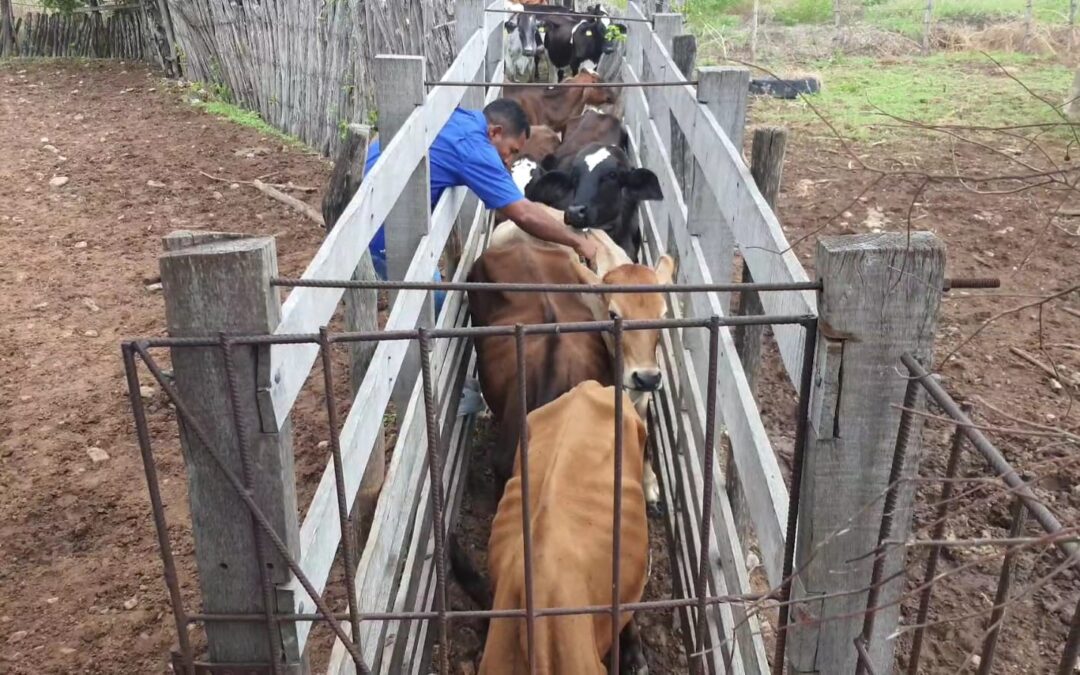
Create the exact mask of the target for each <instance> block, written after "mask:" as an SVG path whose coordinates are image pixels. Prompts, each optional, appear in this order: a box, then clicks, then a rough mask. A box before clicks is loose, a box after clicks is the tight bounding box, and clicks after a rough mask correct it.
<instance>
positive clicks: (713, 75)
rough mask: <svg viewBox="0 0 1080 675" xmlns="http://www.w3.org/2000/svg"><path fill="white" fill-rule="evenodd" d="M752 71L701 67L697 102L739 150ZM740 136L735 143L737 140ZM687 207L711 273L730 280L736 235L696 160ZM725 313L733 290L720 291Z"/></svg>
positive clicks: (721, 280) (715, 277) (690, 227)
mask: <svg viewBox="0 0 1080 675" xmlns="http://www.w3.org/2000/svg"><path fill="white" fill-rule="evenodd" d="M749 87H750V71H748V70H747V69H745V68H726V67H708V68H699V69H698V90H697V94H698V101H700V102H701V103H704V104H705V105H706V106H707V107H708V108H709V110H710V111H711V112H712V114H713V115H714V116H715V117H716V119H717V121H718V122H719V123H720V125H721V126H722V127H723V129H724V131H725V132H726V133H727V134H728V137H729V138H731V139H732V142H733V143H735V147H736V149H738V148H739V147H741V146H740V144H741V143H742V134H743V126H744V125H745V124H746V97H747V92H748V91H749ZM736 138H737V139H738V142H737V143H736V141H735V139H736ZM691 185H692V189H691V191H690V196H689V199H688V203H687V205H686V208H687V223H686V225H687V229H688V230H689V231H690V234H692V235H696V236H698V237H699V238H700V241H701V248H702V251H703V252H704V253H705V259H706V260H707V261H708V262H709V266H710V267H709V272H710V274H711V276H712V280H713V281H715V282H716V283H725V282H729V281H731V279H732V274H733V271H734V268H735V237H734V236H733V235H732V233H731V229H730V228H729V227H728V225H727V220H726V218H725V217H724V214H723V213H722V212H721V209H722V208H723V206H724V205H723V204H717V198H716V195H714V194H713V193H712V190H711V189H709V187H708V184H707V181H706V180H705V177H704V176H703V175H701V166H700V165H698V164H697V162H694V178H693V181H692V183H691ZM717 295H718V296H719V298H720V304H721V306H722V307H723V310H724V311H725V312H727V311H728V309H729V308H730V306H731V294H730V293H718V294H717Z"/></svg>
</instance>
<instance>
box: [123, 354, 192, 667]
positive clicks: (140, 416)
mask: <svg viewBox="0 0 1080 675" xmlns="http://www.w3.org/2000/svg"><path fill="white" fill-rule="evenodd" d="M121 351H122V353H123V357H124V374H125V375H126V377H127V386H128V398H130V399H131V412H132V415H133V416H134V418H135V436H136V437H137V438H138V440H139V453H140V454H141V455H142V462H143V473H144V474H145V475H146V489H147V491H148V492H149V493H150V507H151V510H152V511H153V515H154V530H155V531H156V532H157V539H158V548H159V549H160V550H161V563H162V566H163V567H164V568H165V586H166V587H167V588H168V589H169V604H170V605H171V609H172V614H173V621H174V622H175V623H176V635H177V640H178V642H179V646H180V654H181V656H182V657H183V659H184V667H185V669H186V670H187V673H188V675H195V665H194V664H195V653H194V652H193V651H192V649H191V638H190V636H189V635H188V630H187V627H188V623H189V621H190V618H189V617H188V616H185V613H184V598H183V596H182V595H181V594H180V580H179V577H178V576H177V574H176V559H175V558H173V552H172V544H170V543H169V524H168V523H167V522H166V520H165V505H164V502H163V501H162V499H161V485H160V484H159V483H158V476H157V466H156V465H155V464H154V451H153V446H152V445H151V441H150V428H149V426H147V422H146V409H145V408H144V407H143V401H142V392H141V391H140V389H139V373H138V368H137V365H136V362H135V350H134V347H133V346H132V345H130V344H125V345H124V346H123V349H122V350H121Z"/></svg>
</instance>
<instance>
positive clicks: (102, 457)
mask: <svg viewBox="0 0 1080 675" xmlns="http://www.w3.org/2000/svg"><path fill="white" fill-rule="evenodd" d="M86 454H87V455H89V456H90V461H91V462H93V463H94V464H100V463H101V462H104V461H107V460H108V459H109V453H107V452H105V451H104V450H102V449H101V448H94V447H90V448H87V449H86Z"/></svg>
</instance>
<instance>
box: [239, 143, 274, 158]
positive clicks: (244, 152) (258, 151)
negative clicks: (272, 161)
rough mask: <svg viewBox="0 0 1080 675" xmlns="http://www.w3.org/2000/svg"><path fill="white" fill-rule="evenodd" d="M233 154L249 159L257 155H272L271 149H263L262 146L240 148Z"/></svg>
mask: <svg viewBox="0 0 1080 675" xmlns="http://www.w3.org/2000/svg"><path fill="white" fill-rule="evenodd" d="M233 154H234V155H236V156H237V157H247V158H249V159H250V158H252V157H256V156H257V155H269V154H270V148H267V147H263V146H261V145H259V146H256V147H254V148H240V149H239V150H237V151H236V152H234V153H233Z"/></svg>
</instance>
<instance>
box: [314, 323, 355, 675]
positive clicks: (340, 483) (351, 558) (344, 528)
mask: <svg viewBox="0 0 1080 675" xmlns="http://www.w3.org/2000/svg"><path fill="white" fill-rule="evenodd" d="M319 351H320V353H321V355H322V367H323V387H324V388H325V389H326V397H325V398H326V421H327V426H329V427H330V454H331V457H332V459H333V463H334V487H335V488H336V489H335V492H336V493H337V503H338V519H339V521H340V522H341V539H342V541H341V548H342V553H343V555H344V556H345V592H346V598H347V600H348V603H349V625H350V628H351V631H350V632H351V633H352V638H353V642H355V643H356V644H360V620H359V618H358V617H357V612H358V611H359V605H358V604H357V600H356V547H355V541H354V539H353V537H352V536H351V535H350V533H349V505H348V501H347V499H346V498H345V468H344V465H343V464H342V461H341V441H340V439H339V437H338V428H339V427H338V413H337V396H336V395H335V394H334V363H333V358H332V353H331V345H330V337H329V333H328V331H327V328H326V326H323V327H322V328H320V329H319ZM356 666H357V667H358V668H359V667H360V664H359V663H357V664H356Z"/></svg>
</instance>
